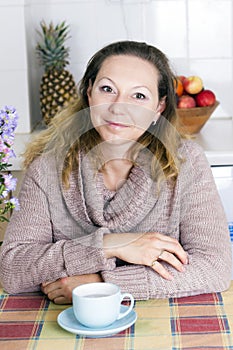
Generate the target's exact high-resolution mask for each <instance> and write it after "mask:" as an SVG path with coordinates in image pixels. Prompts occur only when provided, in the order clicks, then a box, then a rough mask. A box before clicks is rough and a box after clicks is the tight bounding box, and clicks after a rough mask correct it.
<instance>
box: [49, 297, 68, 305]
mask: <svg viewBox="0 0 233 350" xmlns="http://www.w3.org/2000/svg"><path fill="white" fill-rule="evenodd" d="M53 302H54V304H58V305H64V304H71V303H72V300H71V299H67V298H66V297H62V296H61V297H58V298H55V299H54V300H53Z"/></svg>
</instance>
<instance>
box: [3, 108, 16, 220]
mask: <svg viewBox="0 0 233 350" xmlns="http://www.w3.org/2000/svg"><path fill="white" fill-rule="evenodd" d="M17 122H18V114H17V112H16V109H15V108H14V107H10V106H6V107H4V108H3V109H1V110H0V222H3V221H9V220H8V218H7V216H6V215H7V213H8V212H9V211H12V210H13V209H14V208H15V209H16V210H18V209H19V202H18V199H17V198H14V197H12V196H11V195H10V193H11V191H14V190H15V188H16V184H17V179H16V178H14V177H13V176H12V174H11V173H10V171H9V169H8V168H9V167H10V166H11V164H9V159H10V158H11V157H15V153H14V151H13V149H12V146H13V143H14V131H15V128H16V127H17Z"/></svg>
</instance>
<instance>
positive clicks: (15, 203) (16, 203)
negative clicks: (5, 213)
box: [9, 197, 20, 210]
mask: <svg viewBox="0 0 233 350" xmlns="http://www.w3.org/2000/svg"><path fill="white" fill-rule="evenodd" d="M9 202H10V203H11V204H12V206H13V207H12V209H13V208H14V209H15V210H19V209H20V204H19V200H18V198H15V197H12V198H11V199H10V200H9Z"/></svg>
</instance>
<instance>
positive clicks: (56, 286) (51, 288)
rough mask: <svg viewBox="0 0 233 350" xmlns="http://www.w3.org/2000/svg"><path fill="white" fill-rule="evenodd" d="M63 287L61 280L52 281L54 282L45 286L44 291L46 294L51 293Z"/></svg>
mask: <svg viewBox="0 0 233 350" xmlns="http://www.w3.org/2000/svg"><path fill="white" fill-rule="evenodd" d="M60 287H61V284H60V281H59V280H58V281H55V282H52V283H49V284H47V285H46V286H43V289H42V290H43V292H44V293H45V294H49V293H51V292H53V291H54V290H57V289H59V288H60Z"/></svg>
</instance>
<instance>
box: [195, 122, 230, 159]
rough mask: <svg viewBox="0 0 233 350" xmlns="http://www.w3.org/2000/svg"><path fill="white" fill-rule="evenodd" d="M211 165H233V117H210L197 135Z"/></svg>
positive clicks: (198, 141) (197, 139)
mask: <svg viewBox="0 0 233 350" xmlns="http://www.w3.org/2000/svg"><path fill="white" fill-rule="evenodd" d="M195 141H196V142H197V143H198V144H200V145H201V146H202V147H203V149H204V151H205V153H206V156H207V158H208V161H209V163H210V165H233V119H232V118H219V119H217V118H216V119H210V120H209V121H208V122H207V123H206V124H205V125H204V127H203V128H202V130H201V131H200V133H199V134H197V135H196V136H195Z"/></svg>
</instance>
